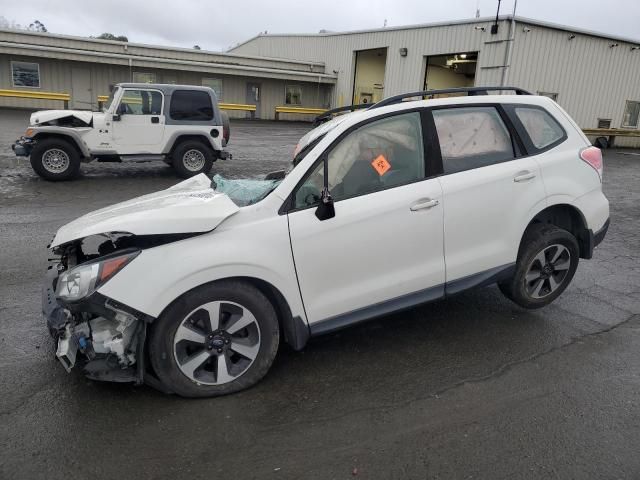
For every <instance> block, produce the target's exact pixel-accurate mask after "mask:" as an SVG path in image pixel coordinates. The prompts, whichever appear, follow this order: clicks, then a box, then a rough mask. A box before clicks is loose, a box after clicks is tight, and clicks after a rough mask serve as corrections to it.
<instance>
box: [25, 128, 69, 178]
mask: <svg viewBox="0 0 640 480" xmlns="http://www.w3.org/2000/svg"><path fill="white" fill-rule="evenodd" d="M30 160H31V167H32V168H33V170H34V171H35V172H36V173H37V174H38V175H40V176H41V177H42V178H44V179H45V180H49V181H52V182H59V181H64V180H71V179H73V178H76V177H77V176H78V175H79V173H80V154H79V153H78V151H77V150H76V148H75V147H74V146H73V145H72V144H71V143H69V142H68V141H66V140H62V139H58V138H46V139H44V140H38V141H37V142H36V144H35V146H34V147H33V150H32V151H31V156H30Z"/></svg>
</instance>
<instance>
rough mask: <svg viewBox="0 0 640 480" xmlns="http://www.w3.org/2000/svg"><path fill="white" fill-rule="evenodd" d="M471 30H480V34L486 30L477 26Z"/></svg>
mask: <svg viewBox="0 0 640 480" xmlns="http://www.w3.org/2000/svg"><path fill="white" fill-rule="evenodd" d="M473 28H475V29H476V30H480V31H481V32H484V31H485V30H486V28H484V27H478V26H475V27H473Z"/></svg>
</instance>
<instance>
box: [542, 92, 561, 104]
mask: <svg viewBox="0 0 640 480" xmlns="http://www.w3.org/2000/svg"><path fill="white" fill-rule="evenodd" d="M538 95H540V96H542V97H549V98H550V99H551V100H553V101H554V102H557V101H558V94H557V93H552V92H538Z"/></svg>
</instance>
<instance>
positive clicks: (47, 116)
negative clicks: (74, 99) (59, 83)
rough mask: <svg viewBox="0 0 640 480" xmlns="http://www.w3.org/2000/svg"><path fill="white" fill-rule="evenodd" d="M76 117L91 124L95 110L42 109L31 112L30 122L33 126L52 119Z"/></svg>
mask: <svg viewBox="0 0 640 480" xmlns="http://www.w3.org/2000/svg"><path fill="white" fill-rule="evenodd" d="M66 117H75V118H77V119H78V120H80V121H82V122H84V123H86V124H87V125H89V124H91V119H92V118H93V112H89V111H87V110H41V111H39V112H35V113H32V114H31V117H30V119H29V124H30V125H33V126H37V125H40V124H42V123H47V122H50V121H52V120H58V119H60V118H66Z"/></svg>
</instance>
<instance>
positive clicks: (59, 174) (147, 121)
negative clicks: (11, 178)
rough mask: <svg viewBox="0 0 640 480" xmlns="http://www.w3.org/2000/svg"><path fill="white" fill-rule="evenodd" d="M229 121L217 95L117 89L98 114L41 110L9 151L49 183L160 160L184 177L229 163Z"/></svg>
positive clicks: (188, 89)
mask: <svg viewBox="0 0 640 480" xmlns="http://www.w3.org/2000/svg"><path fill="white" fill-rule="evenodd" d="M229 133H230V132H229V118H228V116H227V115H226V114H225V113H224V112H221V111H220V110H219V108H218V100H217V98H216V94H215V92H214V91H213V90H212V89H211V88H208V87H194V86H191V85H152V84H146V83H123V84H119V85H116V86H115V88H114V90H113V91H112V92H111V96H110V97H109V100H108V101H107V104H106V106H105V108H104V111H103V112H90V111H86V110H43V111H39V112H35V113H34V114H32V115H31V119H30V122H29V128H28V129H27V131H26V132H25V134H24V136H22V137H21V138H20V139H18V140H17V141H16V142H15V143H14V144H13V146H12V148H13V151H14V152H15V154H16V155H17V156H25V157H30V159H31V166H32V167H33V170H34V171H35V172H36V173H37V174H38V175H40V176H41V177H42V178H45V179H46V180H51V181H57V180H70V179H73V178H76V177H77V176H78V174H79V173H80V164H81V163H82V162H91V161H94V160H96V161H98V162H125V161H138V162H140V161H143V162H148V161H151V160H162V161H164V162H165V163H168V164H169V165H172V166H173V168H174V169H175V171H176V173H177V174H178V175H179V176H181V177H183V178H188V177H192V176H194V175H197V174H199V173H209V171H210V170H211V166H212V164H213V162H214V161H216V160H217V159H219V158H222V159H226V158H228V157H229V154H228V152H226V151H225V150H224V147H225V146H226V145H227V142H228V141H229Z"/></svg>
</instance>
